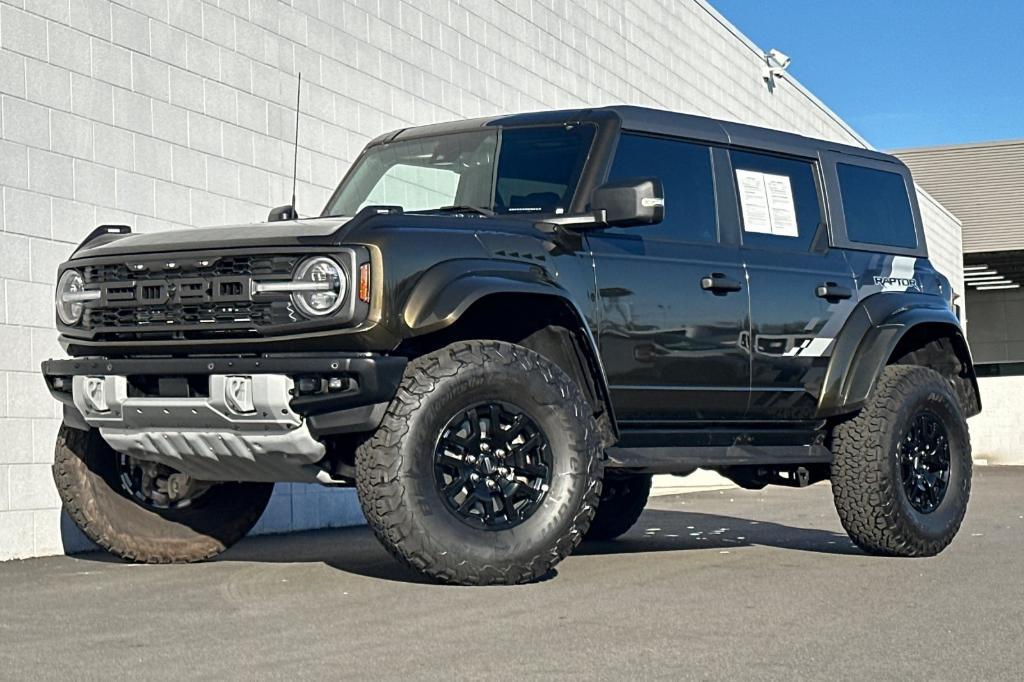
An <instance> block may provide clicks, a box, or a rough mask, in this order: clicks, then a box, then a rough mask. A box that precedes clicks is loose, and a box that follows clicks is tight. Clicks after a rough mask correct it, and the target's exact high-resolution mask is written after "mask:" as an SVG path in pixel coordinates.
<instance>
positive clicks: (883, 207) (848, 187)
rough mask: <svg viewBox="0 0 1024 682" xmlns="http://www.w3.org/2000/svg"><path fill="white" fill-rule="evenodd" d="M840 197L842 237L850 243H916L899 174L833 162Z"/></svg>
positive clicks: (911, 245)
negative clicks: (844, 236)
mask: <svg viewBox="0 0 1024 682" xmlns="http://www.w3.org/2000/svg"><path fill="white" fill-rule="evenodd" d="M836 169H837V170H838V172H839V191H840V192H841V193H842V196H843V215H844V216H846V236H847V237H848V238H849V239H850V241H853V242H861V243H864V244H881V245H884V246H900V247H904V248H908V249H912V248H915V247H916V246H917V231H916V230H915V229H914V214H913V212H912V211H911V210H910V197H909V196H908V195H907V185H906V183H905V182H904V181H903V176H902V175H900V174H899V173H889V172H887V171H881V170H876V169H874V168H865V167H864V166H851V165H850V164H846V163H840V164H836Z"/></svg>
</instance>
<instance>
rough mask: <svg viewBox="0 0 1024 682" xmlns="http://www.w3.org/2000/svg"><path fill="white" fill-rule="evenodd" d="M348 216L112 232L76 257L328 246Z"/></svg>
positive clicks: (89, 245) (346, 221)
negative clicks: (117, 233) (138, 231)
mask: <svg viewBox="0 0 1024 682" xmlns="http://www.w3.org/2000/svg"><path fill="white" fill-rule="evenodd" d="M349 220H350V219H349V218H342V217H337V218H309V219H305V220H283V221H280V222H274V223H252V224H249V225H230V226H226V227H197V228H192V229H182V230H170V231H166V232H153V233H151V234H126V235H123V236H122V235H111V236H104V237H100V238H98V239H96V240H95V241H91V242H88V243H86V244H84V245H83V246H81V247H79V249H78V250H77V251H75V254H74V256H73V258H91V257H93V256H107V255H120V254H142V253H159V252H162V251H193V250H195V251H198V250H212V249H230V248H235V247H242V248H245V247H264V246H282V247H288V246H326V245H330V244H334V243H337V242H338V236H337V235H338V232H339V231H340V230H341V228H342V227H344V226H345V225H346V224H347V223H348V222H349Z"/></svg>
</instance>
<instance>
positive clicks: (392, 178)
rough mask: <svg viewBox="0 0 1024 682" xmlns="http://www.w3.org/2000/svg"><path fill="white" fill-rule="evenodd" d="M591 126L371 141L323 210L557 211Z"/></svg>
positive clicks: (581, 160) (568, 197)
mask: <svg viewBox="0 0 1024 682" xmlns="http://www.w3.org/2000/svg"><path fill="white" fill-rule="evenodd" d="M594 132H595V127H594V126H593V125H590V124H585V125H572V126H541V127H523V128H506V129H502V130H500V131H499V130H498V129H496V128H490V129H486V130H480V131H471V132H463V133H453V134H448V135H438V136H436V137H424V138H418V139H412V140H399V141H397V142H391V143H388V144H383V145H377V146H374V147H371V148H370V149H368V150H367V151H366V152H364V153H363V155H362V156H360V157H359V159H358V160H357V161H356V165H355V167H354V168H353V170H352V172H351V173H350V174H349V176H348V177H347V178H346V180H345V182H343V183H342V185H341V186H340V187H339V188H338V190H337V191H336V192H335V193H334V196H333V197H332V198H331V200H330V201H329V202H328V204H327V207H326V208H325V209H324V212H323V215H341V216H351V215H355V214H356V213H358V212H359V210H360V209H362V208H364V207H366V206H374V205H378V206H385V205H386V206H401V207H402V208H403V210H405V211H406V212H417V211H418V212H423V213H428V212H435V211H444V210H446V209H452V208H454V207H473V208H481V209H486V210H491V211H495V212H497V213H513V214H516V213H565V212H567V211H568V210H569V207H570V204H571V203H572V199H573V196H574V195H575V193H576V185H577V183H578V182H579V178H580V174H581V173H582V172H583V168H584V166H585V165H586V163H587V160H588V158H589V156H590V147H591V143H592V142H593V139H594Z"/></svg>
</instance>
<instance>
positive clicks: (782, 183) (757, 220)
mask: <svg viewBox="0 0 1024 682" xmlns="http://www.w3.org/2000/svg"><path fill="white" fill-rule="evenodd" d="M729 158H730V162H731V169H732V173H731V178H732V180H733V182H734V183H735V184H734V192H735V196H736V201H737V203H738V205H739V211H738V216H737V218H738V220H739V221H740V225H739V227H740V238H741V240H742V248H741V253H742V258H743V261H744V263H745V264H746V268H747V276H748V278H749V286H750V311H751V322H752V328H751V336H750V347H751V354H752V361H751V396H750V408H749V410H748V412H747V419H748V420H751V421H760V420H764V421H777V420H790V421H800V420H809V419H812V418H813V417H814V415H815V412H816V410H817V402H818V394H819V392H820V386H821V383H822V381H823V379H824V374H825V370H826V368H827V365H828V357H829V356H830V355H831V352H832V346H833V339H834V338H835V336H836V334H837V333H838V332H839V328H840V327H841V326H842V324H843V323H844V322H845V320H846V317H847V316H848V314H849V311H850V310H852V308H853V306H854V305H855V304H856V296H857V289H856V284H855V282H854V278H853V273H852V271H851V269H850V266H849V264H848V262H847V260H846V257H845V255H844V253H843V252H842V251H841V250H838V249H832V248H830V247H829V239H828V226H827V223H826V221H827V217H826V216H827V212H826V209H825V201H824V193H823V191H822V182H821V174H820V168H819V163H818V161H817V159H811V158H797V157H787V156H781V155H774V154H766V153H759V152H750V151H741V150H735V149H734V150H731V151H730V152H729Z"/></svg>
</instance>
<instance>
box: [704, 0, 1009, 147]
mask: <svg viewBox="0 0 1024 682" xmlns="http://www.w3.org/2000/svg"><path fill="white" fill-rule="evenodd" d="M711 3H712V4H713V5H714V6H715V8H716V9H718V11H719V12H721V13H722V14H723V15H724V16H725V17H726V18H727V19H729V21H731V22H732V23H733V24H735V25H736V26H737V27H738V28H739V29H740V30H741V31H742V32H743V33H745V34H746V35H747V36H749V37H750V38H751V39H752V40H753V41H754V42H755V43H757V44H758V45H759V46H760V47H761V48H763V49H764V50H766V51H767V50H769V49H771V48H776V49H778V50H781V51H782V52H785V53H786V54H788V55H789V56H790V57H792V59H793V62H792V64H791V65H790V67H789V70H790V72H792V73H793V75H794V76H796V78H797V79H799V80H800V82H801V83H803V84H804V85H805V86H806V87H807V88H808V89H810V90H811V91H812V92H814V94H815V95H817V96H818V98H819V99H821V100H822V101H823V102H825V104H827V105H828V106H829V107H830V108H831V109H832V110H833V111H835V112H836V113H838V114H839V115H840V116H842V117H843V118H844V119H845V120H846V121H847V122H849V123H850V124H851V125H852V126H853V127H854V128H855V129H856V130H857V131H858V132H859V133H860V134H861V135H863V136H864V137H865V138H866V139H867V140H868V141H869V142H870V143H871V144H873V145H874V146H876V147H878V148H879V149H900V148H906V147H920V146H928V145H936V144H957V143H961V142H980V141H986V140H1006V139H1015V138H1016V139H1019V138H1024V1H1022V0H985V1H979V2H969V1H967V0H959V1H955V0H930V1H926V0H888V1H886V0H855V1H842V0H818V1H814V0H711Z"/></svg>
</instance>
